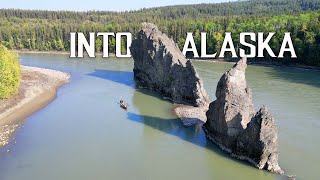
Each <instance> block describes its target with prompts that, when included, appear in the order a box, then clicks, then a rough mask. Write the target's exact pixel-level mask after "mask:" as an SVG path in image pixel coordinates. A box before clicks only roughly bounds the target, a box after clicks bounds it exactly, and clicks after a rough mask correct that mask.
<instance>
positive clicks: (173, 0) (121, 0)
mask: <svg viewBox="0 0 320 180" xmlns="http://www.w3.org/2000/svg"><path fill="white" fill-rule="evenodd" d="M229 1H232V0H112V1H110V0H49V1H47V0H0V9H2V8H5V9H7V8H14V9H41V10H71V11H88V10H105V11H126V10H138V9H141V8H150V7H159V6H168V5H177V4H200V3H219V2H229Z"/></svg>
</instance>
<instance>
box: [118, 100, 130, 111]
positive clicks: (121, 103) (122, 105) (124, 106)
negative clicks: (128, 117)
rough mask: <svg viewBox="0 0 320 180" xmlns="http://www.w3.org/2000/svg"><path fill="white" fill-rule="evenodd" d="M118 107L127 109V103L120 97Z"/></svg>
mask: <svg viewBox="0 0 320 180" xmlns="http://www.w3.org/2000/svg"><path fill="white" fill-rule="evenodd" d="M120 107H121V108H122V109H125V110H127V109H128V104H127V103H126V102H124V101H123V100H122V99H121V100H120Z"/></svg>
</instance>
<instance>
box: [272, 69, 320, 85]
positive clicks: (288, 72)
mask: <svg viewBox="0 0 320 180" xmlns="http://www.w3.org/2000/svg"><path fill="white" fill-rule="evenodd" d="M268 74H269V75H271V76H272V77H273V78H276V79H284V80H286V81H289V82H292V83H299V84H306V85H310V86H314V87H317V88H320V78H319V77H320V72H318V71H313V70H302V69H291V68H283V67H272V71H270V72H268Z"/></svg>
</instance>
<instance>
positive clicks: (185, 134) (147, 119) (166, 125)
mask: <svg viewBox="0 0 320 180" xmlns="http://www.w3.org/2000/svg"><path fill="white" fill-rule="evenodd" d="M127 116H128V119H129V120H131V121H134V122H137V123H142V124H144V125H146V126H149V127H151V128H153V129H156V130H159V131H162V132H165V133H167V134H170V135H173V136H176V137H178V138H180V139H182V140H184V141H187V142H189V143H192V144H195V145H197V146H200V147H203V148H206V149H208V150H210V151H213V152H215V153H217V154H218V155H220V156H222V157H224V158H227V159H230V160H233V161H235V162H238V163H241V164H243V165H246V166H248V167H250V168H253V167H252V166H251V165H250V164H249V163H247V162H245V161H241V160H238V159H234V158H231V157H230V156H229V155H228V154H227V153H226V152H224V151H222V150H221V149H220V148H219V147H218V146H217V145H216V144H214V143H213V142H211V141H208V140H207V139H206V136H205V133H204V131H203V130H202V125H203V123H198V124H195V125H192V126H184V125H183V123H182V122H181V120H180V119H179V118H173V119H164V118H159V117H152V116H147V115H139V114H135V113H132V112H128V113H127Z"/></svg>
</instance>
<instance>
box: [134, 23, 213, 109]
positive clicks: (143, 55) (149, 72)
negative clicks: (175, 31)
mask: <svg viewBox="0 0 320 180" xmlns="http://www.w3.org/2000/svg"><path fill="white" fill-rule="evenodd" d="M130 50H131V54H132V57H133V59H134V69H133V72H134V78H135V80H136V81H137V83H138V85H139V86H142V87H145V88H148V89H152V90H155V91H158V92H159V93H160V94H161V95H162V96H163V97H164V98H169V99H171V100H172V101H173V102H175V103H180V104H188V105H192V106H200V107H201V106H206V105H207V104H208V102H209V98H208V95H207V93H206V91H205V90H204V88H203V82H202V80H200V78H199V75H198V73H197V71H196V70H195V68H194V66H193V65H192V63H191V61H190V60H187V59H186V58H185V57H184V56H183V54H182V53H181V51H180V50H179V48H178V47H177V46H176V44H175V43H174V41H173V40H172V39H170V38H168V36H167V35H165V34H163V33H162V32H161V31H159V30H158V28H157V27H156V26H155V25H153V24H151V23H143V24H142V30H141V31H140V32H139V33H138V34H137V38H136V39H135V40H133V42H132V44H131V48H130Z"/></svg>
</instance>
